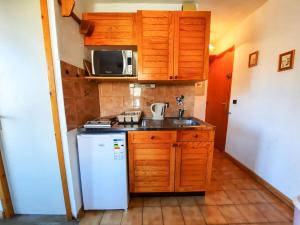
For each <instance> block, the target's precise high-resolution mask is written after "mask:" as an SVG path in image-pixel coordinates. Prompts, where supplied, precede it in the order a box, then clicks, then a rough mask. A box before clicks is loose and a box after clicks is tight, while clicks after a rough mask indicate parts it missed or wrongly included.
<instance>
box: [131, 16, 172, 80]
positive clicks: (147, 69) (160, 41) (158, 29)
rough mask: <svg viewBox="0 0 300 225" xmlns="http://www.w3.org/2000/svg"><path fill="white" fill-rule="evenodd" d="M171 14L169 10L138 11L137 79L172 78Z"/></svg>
mask: <svg viewBox="0 0 300 225" xmlns="http://www.w3.org/2000/svg"><path fill="white" fill-rule="evenodd" d="M173 16H174V15H173V13H172V12H169V11H138V13H137V33H138V72H139V74H138V79H139V80H172V79H173V73H174V72H173V52H174V49H173V48H174V23H173Z"/></svg>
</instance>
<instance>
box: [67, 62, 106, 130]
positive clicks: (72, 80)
mask: <svg viewBox="0 0 300 225" xmlns="http://www.w3.org/2000/svg"><path fill="white" fill-rule="evenodd" d="M61 76H62V85H63V93H64V104H65V113H66V120H67V127H68V130H72V129H74V128H77V127H79V126H82V125H83V124H84V123H85V122H86V121H87V120H92V119H95V118H97V117H99V113H100V112H99V94H98V85H97V83H95V82H90V81H88V80H86V79H85V78H84V76H85V71H84V70H82V69H80V68H78V67H76V66H73V65H71V64H69V63H66V62H63V61H61Z"/></svg>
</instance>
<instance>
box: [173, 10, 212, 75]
mask: <svg viewBox="0 0 300 225" xmlns="http://www.w3.org/2000/svg"><path fill="white" fill-rule="evenodd" d="M174 20H175V35H174V37H175V40H174V79H176V80H206V79H207V78H208V68H209V41H210V40H209V36H210V12H197V11H196V12H195V11H194V12H192V11H190V12H188V11H183V12H175V19H174Z"/></svg>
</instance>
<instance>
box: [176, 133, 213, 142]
mask: <svg viewBox="0 0 300 225" xmlns="http://www.w3.org/2000/svg"><path fill="white" fill-rule="evenodd" d="M178 141H181V142H185V141H214V131H213V130H183V131H178Z"/></svg>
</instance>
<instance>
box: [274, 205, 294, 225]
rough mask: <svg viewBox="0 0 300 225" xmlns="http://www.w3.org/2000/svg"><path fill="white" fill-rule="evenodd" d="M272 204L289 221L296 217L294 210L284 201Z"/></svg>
mask: <svg viewBox="0 0 300 225" xmlns="http://www.w3.org/2000/svg"><path fill="white" fill-rule="evenodd" d="M272 205H273V206H274V207H275V208H276V209H278V210H279V211H280V212H281V213H282V214H283V215H284V216H285V217H286V218H287V219H288V220H289V221H292V220H293V218H294V212H293V210H292V209H291V208H290V207H288V206H287V205H286V204H284V203H282V202H276V203H272Z"/></svg>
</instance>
